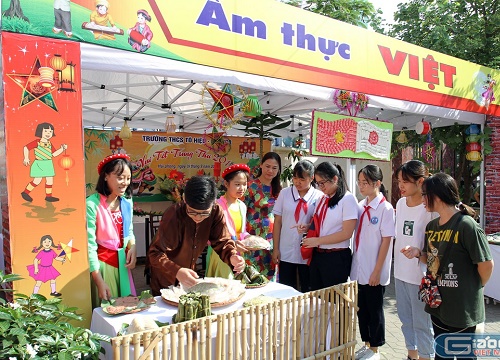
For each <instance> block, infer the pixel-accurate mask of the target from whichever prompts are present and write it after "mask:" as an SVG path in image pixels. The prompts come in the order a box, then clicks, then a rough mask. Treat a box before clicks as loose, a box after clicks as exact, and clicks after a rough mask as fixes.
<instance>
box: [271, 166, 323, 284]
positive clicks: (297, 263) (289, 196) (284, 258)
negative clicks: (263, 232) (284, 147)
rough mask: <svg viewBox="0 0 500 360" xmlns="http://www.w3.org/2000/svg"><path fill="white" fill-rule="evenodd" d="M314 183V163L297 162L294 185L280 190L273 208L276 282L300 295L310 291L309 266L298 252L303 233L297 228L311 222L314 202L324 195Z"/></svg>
mask: <svg viewBox="0 0 500 360" xmlns="http://www.w3.org/2000/svg"><path fill="white" fill-rule="evenodd" d="M313 180H314V164H313V163H312V162H310V161H309V160H301V161H299V162H298V163H297V164H295V166H294V168H293V177H292V183H293V185H292V186H290V187H287V188H286V189H283V190H281V192H280V194H279V196H278V199H277V200H276V203H275V204H274V208H273V214H274V229H273V242H274V249H273V262H274V263H275V264H279V273H278V274H279V275H278V276H279V282H280V283H281V284H285V285H288V286H292V287H294V288H295V289H297V290H299V291H301V292H307V291H309V290H310V286H309V266H308V265H307V260H304V259H303V258H302V255H301V253H300V243H301V242H302V233H299V231H298V227H299V226H300V225H308V224H309V223H310V222H311V218H312V216H313V214H314V209H315V207H316V202H317V201H319V199H320V198H321V197H322V196H323V193H322V192H321V191H320V190H318V189H316V188H315V187H314V186H312V185H311V184H312V181H313ZM297 274H298V279H297ZM297 280H299V284H300V285H299V286H297Z"/></svg>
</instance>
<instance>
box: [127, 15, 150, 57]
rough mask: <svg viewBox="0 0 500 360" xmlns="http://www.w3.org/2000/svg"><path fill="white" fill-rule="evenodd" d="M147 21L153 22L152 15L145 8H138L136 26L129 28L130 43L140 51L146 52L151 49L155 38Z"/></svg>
mask: <svg viewBox="0 0 500 360" xmlns="http://www.w3.org/2000/svg"><path fill="white" fill-rule="evenodd" d="M146 21H149V22H151V16H150V15H149V14H148V12H147V11H146V10H144V9H141V10H137V22H136V23H135V25H134V27H131V28H130V29H128V35H129V38H128V43H129V44H130V45H132V47H133V48H134V49H135V50H137V51H139V52H145V51H146V50H147V49H149V47H150V46H151V39H152V38H153V32H152V31H151V29H150V28H149V26H148V25H147V24H146Z"/></svg>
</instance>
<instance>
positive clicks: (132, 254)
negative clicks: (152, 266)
mask: <svg viewBox="0 0 500 360" xmlns="http://www.w3.org/2000/svg"><path fill="white" fill-rule="evenodd" d="M136 262H137V249H136V247H135V244H134V245H132V246H131V247H130V249H128V252H127V260H126V262H125V267H126V268H127V269H130V270H132V269H134V268H135V264H136Z"/></svg>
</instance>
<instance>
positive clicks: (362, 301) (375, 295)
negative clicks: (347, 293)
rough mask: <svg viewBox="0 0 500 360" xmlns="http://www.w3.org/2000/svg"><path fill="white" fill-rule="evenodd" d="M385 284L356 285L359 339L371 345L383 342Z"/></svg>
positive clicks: (378, 344)
mask: <svg viewBox="0 0 500 360" xmlns="http://www.w3.org/2000/svg"><path fill="white" fill-rule="evenodd" d="M384 294H385V286H382V285H377V286H370V285H358V307H359V310H358V323H359V333H360V334H361V340H363V341H364V342H366V343H369V344H370V346H371V347H378V346H382V345H384V344H385V316H384Z"/></svg>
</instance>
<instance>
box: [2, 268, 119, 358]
mask: <svg viewBox="0 0 500 360" xmlns="http://www.w3.org/2000/svg"><path fill="white" fill-rule="evenodd" d="M20 279H21V277H20V276H19V275H15V274H9V275H5V274H4V273H3V272H2V271H0V293H1V292H3V293H8V292H12V290H10V289H7V288H5V285H6V284H7V283H10V282H13V281H16V280H20ZM77 311H78V309H77V308H75V307H67V306H65V305H64V304H63V303H62V299H61V298H51V299H47V298H46V297H45V296H43V295H40V294H32V295H30V296H27V295H24V294H17V293H16V294H15V301H14V302H7V301H6V300H5V299H3V298H1V297H0V339H2V347H1V348H0V358H1V359H9V360H21V359H23V360H24V359H44V360H45V359H46V360H49V359H50V360H53V359H57V360H66V359H67V360H70V359H86V360H87V359H88V360H93V359H96V360H97V359H99V354H100V353H104V349H102V347H101V344H100V341H108V342H109V340H110V339H109V336H105V335H100V334H97V333H92V332H91V331H90V330H89V329H85V328H81V327H77V326H73V325H71V324H70V323H69V322H70V321H81V320H82V319H83V318H82V317H81V316H80V315H78V314H77Z"/></svg>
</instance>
